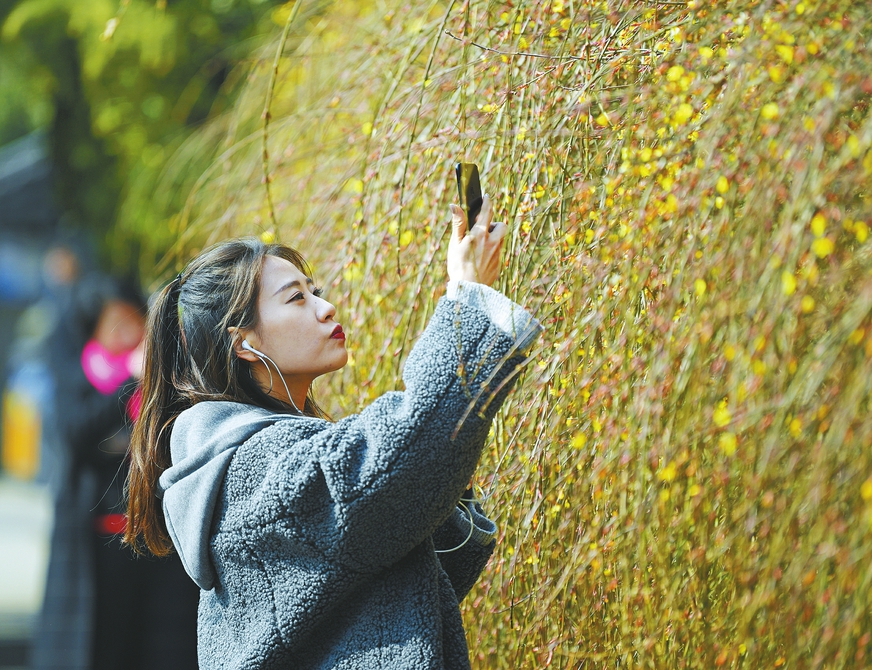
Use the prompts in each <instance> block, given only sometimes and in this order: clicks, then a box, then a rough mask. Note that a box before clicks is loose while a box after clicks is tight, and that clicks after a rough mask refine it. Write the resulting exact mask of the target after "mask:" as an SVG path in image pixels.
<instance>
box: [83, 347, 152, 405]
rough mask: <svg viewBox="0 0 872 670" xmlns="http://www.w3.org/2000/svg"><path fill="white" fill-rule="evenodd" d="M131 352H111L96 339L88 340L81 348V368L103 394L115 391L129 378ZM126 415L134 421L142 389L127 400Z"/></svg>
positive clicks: (140, 403) (140, 401) (140, 402)
mask: <svg viewBox="0 0 872 670" xmlns="http://www.w3.org/2000/svg"><path fill="white" fill-rule="evenodd" d="M132 357H133V352H132V351H128V352H125V353H123V354H113V353H112V352H110V351H107V350H106V348H105V347H103V345H101V344H100V343H99V342H97V340H90V341H89V342H88V343H87V344H86V345H85V348H84V349H82V370H84V371H85V376H86V377H87V378H88V381H89V382H91V384H92V385H93V387H94V388H95V389H97V390H98V391H99V392H100V393H102V394H103V395H110V394H112V393H115V391H117V390H118V388H119V387H120V386H121V385H122V384H123V383H124V382H126V381H127V380H128V379H130V377H131V376H132V375H131V372H130V359H131V358H132ZM126 409H127V415H128V416H129V417H130V418H131V419H132V420H133V421H136V420H137V419H138V418H139V411H140V409H142V391H141V389H139V388H137V389H136V391H135V392H134V394H133V395H132V396H130V399H129V400H128V401H127V408H126Z"/></svg>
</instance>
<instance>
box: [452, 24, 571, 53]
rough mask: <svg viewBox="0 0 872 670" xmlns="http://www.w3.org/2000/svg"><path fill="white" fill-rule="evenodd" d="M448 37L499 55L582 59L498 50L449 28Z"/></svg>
mask: <svg viewBox="0 0 872 670" xmlns="http://www.w3.org/2000/svg"><path fill="white" fill-rule="evenodd" d="M443 32H444V33H445V34H446V35H448V37H450V38H452V39H455V40H457V41H458V42H462V43H463V44H471V45H472V46H474V47H478V48H479V49H481V50H482V51H490V52H491V53H495V54H500V56H527V57H529V58H546V59H548V60H583V59H582V58H581V56H549V55H548V54H535V53H531V52H529V51H500V50H499V49H493V48H491V47H486V46H484V45H483V44H479V43H478V42H473V41H472V40H464V39H463V38H461V37H458V36H457V35H455V34H454V33H452V32H451V31H450V30H444V31H443Z"/></svg>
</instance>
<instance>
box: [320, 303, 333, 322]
mask: <svg viewBox="0 0 872 670" xmlns="http://www.w3.org/2000/svg"><path fill="white" fill-rule="evenodd" d="M321 302H323V303H324V304H323V305H322V306H321V320H322V321H326V320H327V319H332V318H333V317H334V316H335V315H336V307H334V305H333V303H331V302H327V301H326V300H324V299H323V298H322V299H321Z"/></svg>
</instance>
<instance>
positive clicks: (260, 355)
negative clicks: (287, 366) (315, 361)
mask: <svg viewBox="0 0 872 670" xmlns="http://www.w3.org/2000/svg"><path fill="white" fill-rule="evenodd" d="M242 348H243V349H245V350H246V351H250V352H251V353H253V354H254V355H255V356H257V357H258V358H259V359H260V362H261V363H263V364H264V367H266V371H267V373H268V374H269V390H270V391H272V387H273V376H272V370H270V369H269V365H267V362H266V361H269V362H270V363H272V364H273V367H274V368H275V369H276V372H278V373H279V379H281V380H282V385H283V386H284V387H285V393H287V394H288V400H290V401H291V404H292V405H293V406H294V409H295V410H297V412H298V413H299V414H302V412H300V408H299V407H297V403H295V402H294V399H293V398H292V397H291V392H290V391H289V390H288V385H287V384H286V383H285V378H284V377H283V376H282V371H281V370H279V366H278V365H276V362H275V361H274V360H273V359H271V358H270V357H269V356H267V355H266V354H265V353H263V352H262V351H258V350H257V349H255V348H254V347H253V346H251V345H250V344H249V343H248V340H242ZM264 359H266V360H264ZM267 393H269V391H268V392H267Z"/></svg>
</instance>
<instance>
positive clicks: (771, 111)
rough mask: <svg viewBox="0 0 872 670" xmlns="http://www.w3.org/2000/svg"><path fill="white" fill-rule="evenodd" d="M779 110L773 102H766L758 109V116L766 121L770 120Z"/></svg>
mask: <svg viewBox="0 0 872 670" xmlns="http://www.w3.org/2000/svg"><path fill="white" fill-rule="evenodd" d="M779 113H780V111H779V109H778V105H777V104H775V103H774V102H768V103H766V104H765V105H763V109H761V110H760V116H762V117H763V118H764V119H766V120H767V121H772V120H774V119H777V118H778V115H779Z"/></svg>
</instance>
